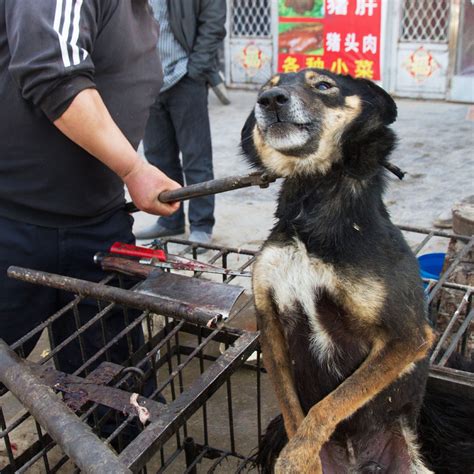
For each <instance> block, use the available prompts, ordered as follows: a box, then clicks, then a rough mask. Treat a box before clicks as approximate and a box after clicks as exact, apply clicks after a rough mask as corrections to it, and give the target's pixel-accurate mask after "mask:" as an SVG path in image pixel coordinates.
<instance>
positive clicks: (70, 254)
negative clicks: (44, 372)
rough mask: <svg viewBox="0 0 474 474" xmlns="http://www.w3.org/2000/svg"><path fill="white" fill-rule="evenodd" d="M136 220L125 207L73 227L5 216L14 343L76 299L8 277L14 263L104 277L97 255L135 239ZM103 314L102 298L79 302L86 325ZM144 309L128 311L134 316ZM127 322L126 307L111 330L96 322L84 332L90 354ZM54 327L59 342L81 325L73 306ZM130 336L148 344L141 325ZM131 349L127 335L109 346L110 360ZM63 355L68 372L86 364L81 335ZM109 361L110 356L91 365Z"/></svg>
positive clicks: (3, 291)
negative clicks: (102, 218)
mask: <svg viewBox="0 0 474 474" xmlns="http://www.w3.org/2000/svg"><path fill="white" fill-rule="evenodd" d="M132 222H133V221H132V218H131V217H130V216H129V215H128V214H127V213H126V212H124V211H122V210H120V211H117V212H116V213H114V214H113V215H112V216H110V217H109V218H107V219H106V220H105V221H103V222H100V223H97V224H93V225H88V226H82V227H74V228H69V229H56V228H46V227H39V226H35V225H30V224H26V223H23V222H18V221H14V220H10V219H6V218H3V217H0V338H2V339H4V340H5V341H6V342H7V344H12V343H13V342H15V341H17V340H18V339H19V338H21V337H22V336H23V335H25V334H26V333H28V332H29V331H30V330H32V329H33V328H34V327H35V326H37V325H38V324H39V323H40V322H41V321H44V320H45V319H46V318H48V317H50V316H52V315H53V314H54V313H55V312H56V311H58V310H59V309H61V308H62V307H64V306H65V305H66V304H67V303H69V302H70V301H71V300H72V299H73V298H74V295H72V294H71V293H67V292H63V291H60V290H56V289H52V288H46V287H44V286H40V285H33V284H29V283H24V282H21V281H18V280H13V279H10V278H8V277H7V274H6V273H7V268H8V267H9V266H10V265H17V266H21V267H26V268H31V269H35V270H42V271H46V272H51V273H57V274H60V275H65V276H70V277H74V278H80V279H84V280H88V281H93V282H98V281H100V280H102V279H103V278H104V277H105V273H104V272H103V271H102V270H101V269H100V267H99V266H97V265H96V264H95V263H94V262H93V257H94V254H95V253H96V252H105V251H107V250H108V248H109V247H110V245H111V244H112V243H114V242H115V241H122V242H127V243H133V242H134V237H133V234H132V232H131V227H132ZM97 313H98V306H97V302H96V301H92V300H85V301H84V302H83V303H81V304H80V305H79V315H80V320H81V323H82V324H84V323H85V322H86V321H88V320H89V319H91V318H92V317H93V316H95V315H96V314H97ZM138 314H139V312H136V311H129V312H128V316H129V318H130V319H132V318H133V317H136V316H137V315H138ZM125 326H126V322H125V319H124V313H123V311H122V310H120V309H117V310H116V311H114V312H112V313H111V315H110V316H109V317H108V318H107V319H106V320H105V331H104V333H105V334H103V332H102V328H101V325H100V324H99V323H96V324H95V325H93V326H91V328H90V329H88V330H87V331H86V332H85V333H84V337H83V341H84V347H83V349H84V352H85V354H84V355H85V359H86V360H87V359H88V358H90V357H91V356H92V355H93V354H95V353H96V352H97V351H98V350H99V349H101V348H102V347H103V346H104V337H105V340H106V341H110V340H111V339H112V338H113V337H114V336H115V335H117V334H118V333H119V332H120V331H121V330H122V329H123V328H124V327H125ZM52 329H53V331H52V332H53V339H54V341H53V342H54V344H55V345H58V344H59V343H60V342H61V341H63V340H64V339H66V338H67V337H68V336H69V335H71V333H73V332H74V331H75V330H76V324H75V321H74V315H73V313H72V311H70V312H68V313H67V314H65V315H63V316H61V317H60V318H59V319H58V320H57V322H55V323H54V324H53V327H52ZM130 335H131V341H132V347H133V349H137V348H138V347H139V346H140V345H142V344H143V333H142V330H141V327H140V326H138V327H137V328H136V329H135V330H133V331H132V332H131V333H130ZM38 338H39V335H38V337H35V338H34V339H33V340H30V341H29V342H28V343H27V344H26V345H25V347H24V352H25V353H24V356H25V357H26V356H27V355H28V353H29V352H31V350H32V349H33V347H34V345H35V344H36V342H37V340H38ZM128 349H129V348H128V344H127V340H126V338H124V337H123V338H121V339H120V340H119V341H118V342H117V344H114V345H113V346H112V348H111V349H109V354H108V355H109V357H110V359H109V360H111V361H112V362H115V363H117V364H121V363H122V362H124V361H125V360H126V359H127V358H128V355H129V350H128ZM58 359H59V364H58V365H59V367H58V368H59V369H60V370H63V371H65V372H67V373H72V372H74V371H75V370H76V369H77V368H79V367H80V366H81V365H82V364H83V362H84V359H83V356H82V354H81V349H80V347H79V344H78V342H77V338H75V340H74V341H73V342H71V343H69V344H68V345H66V346H65V347H64V348H62V349H61V350H60V351H59V355H58ZM103 360H105V356H103V357H101V358H100V360H99V361H97V362H96V363H95V365H94V366H92V367H91V368H94V367H95V366H96V365H98V364H99V363H100V362H101V361H103ZM91 368H89V370H90V369H91Z"/></svg>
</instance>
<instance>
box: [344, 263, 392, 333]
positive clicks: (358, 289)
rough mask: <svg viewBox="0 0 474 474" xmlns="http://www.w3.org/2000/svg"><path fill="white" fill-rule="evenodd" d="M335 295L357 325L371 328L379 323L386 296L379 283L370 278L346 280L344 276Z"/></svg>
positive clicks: (381, 284) (383, 287)
mask: <svg viewBox="0 0 474 474" xmlns="http://www.w3.org/2000/svg"><path fill="white" fill-rule="evenodd" d="M341 274H342V275H344V272H341ZM337 293H338V294H339V295H340V298H341V301H340V302H341V304H342V305H343V307H344V308H345V309H346V310H347V311H349V312H350V313H352V314H354V315H355V316H356V318H357V322H358V323H361V325H363V326H372V325H374V324H376V323H377V322H378V321H379V319H380V314H381V309H382V307H383V305H384V303H385V298H386V296H387V290H386V288H385V285H384V284H383V283H382V282H381V281H379V280H377V279H376V278H371V277H355V276H354V277H353V278H347V275H346V276H343V277H342V278H341V279H340V281H339V288H338V292H337Z"/></svg>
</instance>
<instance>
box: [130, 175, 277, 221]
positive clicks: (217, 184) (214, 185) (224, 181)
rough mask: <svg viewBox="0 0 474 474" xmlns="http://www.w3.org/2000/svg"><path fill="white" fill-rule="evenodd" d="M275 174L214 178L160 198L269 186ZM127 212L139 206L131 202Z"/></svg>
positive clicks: (173, 198) (170, 200)
mask: <svg viewBox="0 0 474 474" xmlns="http://www.w3.org/2000/svg"><path fill="white" fill-rule="evenodd" d="M276 179H277V178H276V177H275V176H271V175H269V174H267V173H265V172H263V173H262V172H255V173H250V174H247V175H243V176H230V177H227V178H219V179H213V180H211V181H204V182H202V183H197V184H192V185H190V186H184V187H183V188H180V189H175V190H173V191H164V192H162V193H161V194H160V195H159V197H158V199H159V200H160V201H161V202H174V201H185V200H187V199H192V198H196V197H201V196H209V195H210V194H220V193H225V192H227V191H233V190H235V189H241V188H248V187H249V186H260V187H261V188H268V186H269V185H270V183H273V182H275V181H276ZM125 210H126V211H127V212H136V211H138V208H137V207H136V206H135V205H134V204H133V202H129V203H127V204H126V206H125Z"/></svg>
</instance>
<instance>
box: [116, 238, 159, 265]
mask: <svg viewBox="0 0 474 474" xmlns="http://www.w3.org/2000/svg"><path fill="white" fill-rule="evenodd" d="M110 253H116V254H118V255H127V256H128V257H141V258H156V259H157V260H159V261H160V262H166V253H165V252H164V250H154V249H149V248H146V247H139V246H138V245H131V244H124V243H122V242H115V244H113V245H112V247H110Z"/></svg>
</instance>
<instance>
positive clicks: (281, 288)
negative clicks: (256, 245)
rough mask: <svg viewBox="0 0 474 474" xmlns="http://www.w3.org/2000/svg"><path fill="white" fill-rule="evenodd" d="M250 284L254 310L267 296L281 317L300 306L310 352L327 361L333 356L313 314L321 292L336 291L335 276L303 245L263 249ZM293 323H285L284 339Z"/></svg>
mask: <svg viewBox="0 0 474 474" xmlns="http://www.w3.org/2000/svg"><path fill="white" fill-rule="evenodd" d="M253 281H254V293H255V302H256V305H257V308H259V306H260V305H266V304H267V302H266V301H262V299H266V298H268V295H269V294H272V296H273V298H274V303H275V304H276V306H277V307H278V310H279V312H280V313H281V314H288V313H291V312H294V309H295V308H296V306H297V304H299V305H301V308H302V309H303V311H304V313H305V314H306V316H307V318H308V322H309V325H310V327H311V335H310V340H311V348H312V350H313V351H314V353H315V355H317V357H318V358H323V359H327V357H328V356H330V355H331V354H332V353H333V351H334V346H333V342H332V340H331V338H330V336H329V334H328V333H327V331H326V330H325V329H324V327H323V326H322V325H321V324H320V322H319V320H318V315H317V311H316V302H317V298H318V297H319V295H320V294H321V292H322V291H327V292H328V293H332V292H333V291H334V289H335V287H336V283H337V276H336V274H335V272H334V268H333V267H332V265H330V264H326V263H324V262H323V261H321V260H319V259H317V258H315V257H310V255H309V254H308V252H307V250H306V247H305V246H304V244H303V243H302V242H301V241H300V240H298V239H296V238H295V239H294V241H293V243H292V244H290V245H287V246H284V247H281V246H276V245H275V246H267V247H266V248H264V249H263V251H262V253H261V254H260V255H259V256H258V258H257V261H256V262H255V265H254V276H253ZM262 309H263V308H262ZM296 322H297V321H296V320H291V319H285V326H284V329H285V332H286V334H287V336H288V335H289V334H291V330H292V326H293V324H296Z"/></svg>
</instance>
